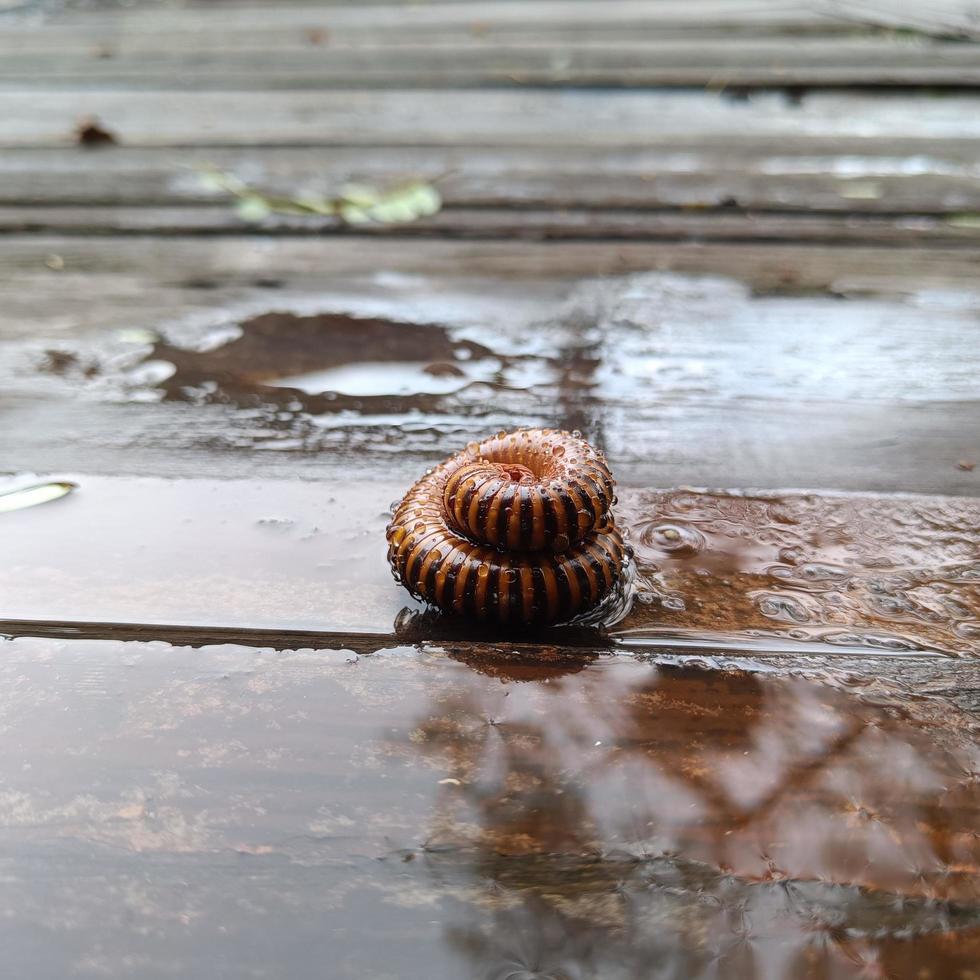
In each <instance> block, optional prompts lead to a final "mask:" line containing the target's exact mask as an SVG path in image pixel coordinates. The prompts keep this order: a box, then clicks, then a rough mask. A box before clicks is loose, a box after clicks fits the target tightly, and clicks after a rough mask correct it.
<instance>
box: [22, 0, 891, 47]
mask: <svg viewBox="0 0 980 980" xmlns="http://www.w3.org/2000/svg"><path fill="white" fill-rule="evenodd" d="M891 6H892V15H893V16H894V15H895V13H894V12H895V11H896V9H899V4H898V3H897V2H893V3H892V4H891ZM886 13H887V11H886ZM3 28H4V34H5V35H6V36H7V37H10V38H21V39H23V42H24V43H26V44H30V45H36V46H37V48H36V49H37V50H44V49H46V48H47V49H52V48H55V47H63V48H71V47H74V46H75V45H77V44H78V43H79V42H81V41H84V40H89V41H92V42H97V41H99V40H102V41H112V40H119V41H122V42H123V43H124V44H130V43H132V44H139V43H143V40H144V39H146V38H148V37H157V38H161V39H162V40H163V41H165V42H167V43H169V44H173V43H177V42H179V43H180V44H184V43H187V44H189V45H195V46H196V45H208V46H215V38H216V37H218V36H221V35H223V36H224V37H225V38H226V39H227V42H228V45H229V46H230V47H232V48H234V47H242V46H249V47H254V46H255V44H256V37H257V36H259V37H267V38H268V39H269V41H270V43H272V44H276V43H284V42H292V43H303V44H307V45H310V44H324V45H332V44H335V43H345V42H350V41H356V40H366V39H379V38H383V39H386V40H387V41H388V42H389V43H392V44H394V43H397V42H398V41H399V40H402V41H405V40H417V39H418V38H420V37H421V38H423V39H446V40H454V41H455V40H461V39H468V40H473V39H478V38H487V39H490V40H494V39H497V38H500V37H509V38H514V37H515V36H516V37H528V36H531V37H535V36H538V37H540V36H542V35H544V36H549V35H550V36H562V35H566V36H575V35H579V36H581V35H585V36H587V37H595V36H596V35H597V34H598V35H599V36H602V34H603V33H608V32H615V35H616V36H628V35H629V34H633V35H634V36H635V32H636V31H638V30H645V31H657V32H658V33H660V32H663V33H667V34H670V33H672V32H694V33H697V34H708V35H710V34H712V33H718V34H720V33H725V32H730V31H731V32H747V33H751V34H754V35H757V34H763V35H765V34H770V33H805V32H817V33H830V32H834V31H846V32H853V31H854V28H855V25H854V21H853V19H850V18H848V17H847V16H846V11H840V10H838V11H837V12H835V13H831V12H830V11H827V10H820V9H819V6H818V5H815V4H806V5H802V4H794V3H786V2H785V0H735V2H732V0H698V2H696V3H685V2H682V0H669V2H664V0H605V2H604V3H603V4H602V7H601V9H600V8H597V7H596V6H595V5H594V4H592V3H583V2H580V0H521V2H517V3H515V2H509V0H496V2H493V0H491V2H487V3H478V2H474V0H452V2H449V3H432V2H431V0H429V2H405V3H395V4H392V3H390V2H384V0H381V2H376V0H373V2H368V3H341V4H338V3H325V4H321V3H315V4H311V3H306V4H300V3H295V2H290V3H284V4H277V5H276V7H275V9H274V10H273V9H270V8H268V7H265V6H263V5H260V4H247V3H228V2H224V3H221V4H220V5H219V6H214V5H213V4H182V5H181V7H180V8H178V9H170V10H168V9H166V8H161V7H159V6H156V7H154V6H153V5H147V4H144V5H142V6H139V7H130V8H128V9H127V8H124V9H119V8H114V9H112V10H111V11H105V10H102V11H100V10H97V9H89V10H84V11H64V10H61V11H55V12H53V13H49V14H48V16H47V17H45V18H44V19H43V20H42V21H38V20H36V19H26V18H25V19H20V20H14V19H10V20H7V21H5V22H4V24H3ZM310 30H314V31H315V30H320V31H323V32H325V33H324V35H323V36H320V37H318V36H314V37H312V38H311V37H310V36H309V34H308V33H307V32H308V31H310Z"/></svg>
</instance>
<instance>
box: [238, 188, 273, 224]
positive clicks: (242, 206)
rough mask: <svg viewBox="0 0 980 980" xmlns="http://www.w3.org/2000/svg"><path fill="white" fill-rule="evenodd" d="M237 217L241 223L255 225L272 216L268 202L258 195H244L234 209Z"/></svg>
mask: <svg viewBox="0 0 980 980" xmlns="http://www.w3.org/2000/svg"><path fill="white" fill-rule="evenodd" d="M235 211H236V212H237V213H238V217H239V218H241V219H242V221H248V222H250V223H253V224H254V223H257V222H259V221H265V219H266V218H268V217H269V215H270V214H272V208H270V207H269V202H268V201H267V200H266V199H265V198H264V197H261V196H260V195H259V194H246V195H245V196H244V197H243V198H241V200H240V201H239V202H238V204H237V205H236V207H235Z"/></svg>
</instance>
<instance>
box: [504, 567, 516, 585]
mask: <svg viewBox="0 0 980 980" xmlns="http://www.w3.org/2000/svg"><path fill="white" fill-rule="evenodd" d="M503 580H504V581H505V582H516V581H517V572H516V571H514V569H513V568H505V569H504V572H503Z"/></svg>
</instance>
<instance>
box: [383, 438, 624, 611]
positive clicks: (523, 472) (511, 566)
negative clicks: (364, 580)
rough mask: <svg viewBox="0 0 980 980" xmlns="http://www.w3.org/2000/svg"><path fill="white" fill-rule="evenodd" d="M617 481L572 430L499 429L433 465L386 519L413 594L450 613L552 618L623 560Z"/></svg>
mask: <svg viewBox="0 0 980 980" xmlns="http://www.w3.org/2000/svg"><path fill="white" fill-rule="evenodd" d="M614 485H615V484H614V481H613V478H612V474H611V473H610V472H609V467H608V466H607V465H606V461H605V457H604V456H603V454H602V453H599V452H597V451H596V450H595V449H593V448H592V447H591V446H590V445H589V444H588V443H587V442H586V441H585V440H584V439H582V438H581V435H580V433H578V432H572V433H569V432H560V431H558V430H556V429H524V430H520V431H518V432H511V433H505V432H501V433H499V434H498V435H496V436H493V437H491V438H489V439H487V440H485V441H484V442H480V443H476V442H472V443H470V444H469V445H468V446H467V447H466V449H465V450H463V451H462V452H460V453H457V454H456V455H455V456H452V457H451V458H450V459H448V460H446V461H445V462H444V463H442V464H440V465H439V466H437V467H436V468H435V469H433V470H430V471H429V472H428V473H427V474H426V475H425V476H423V477H422V479H421V480H419V481H418V482H417V483H416V484H415V485H414V486H413V487H412V488H411V489H410V490H409V491H408V493H407V494H406V495H405V497H404V498H403V499H402V501H401V503H400V504H398V506H397V508H396V509H395V512H394V516H393V518H392V520H391V523H390V524H389V525H388V528H387V535H388V560H389V561H390V563H391V567H392V571H393V572H394V575H395V578H396V579H398V581H400V582H401V583H402V584H403V585H404V586H405V587H406V588H407V589H408V590H409V591H410V592H412V593H413V594H414V595H416V596H418V597H419V598H420V599H424V600H426V601H428V602H431V603H434V604H435V605H437V606H438V607H439V608H441V609H443V610H445V611H447V612H455V613H460V614H463V615H466V616H471V617H473V618H475V619H481V620H493V621H496V622H498V623H509V624H521V623H524V624H548V623H557V622H562V621H565V620H569V619H572V618H574V617H576V616H578V615H579V614H581V613H584V612H586V611H588V610H590V609H593V608H594V607H595V606H596V605H597V604H598V603H600V602H601V601H602V600H603V599H604V598H605V597H606V596H607V595H609V593H610V592H611V591H612V590H613V588H614V587H615V585H616V584H617V582H618V580H619V579H620V576H621V575H622V572H623V566H624V562H625V560H626V558H627V554H626V551H627V549H626V548H625V547H624V545H623V538H622V535H621V534H620V532H619V531H618V529H617V528H616V524H615V521H614V519H613V515H612V512H611V508H612V505H613V504H614V503H615V499H616V498H615V497H614V495H613V487H614Z"/></svg>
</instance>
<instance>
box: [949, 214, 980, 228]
mask: <svg viewBox="0 0 980 980" xmlns="http://www.w3.org/2000/svg"><path fill="white" fill-rule="evenodd" d="M946 224H948V225H950V226H951V227H953V228H980V214H952V215H950V216H949V217H948V218H947V219H946Z"/></svg>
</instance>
